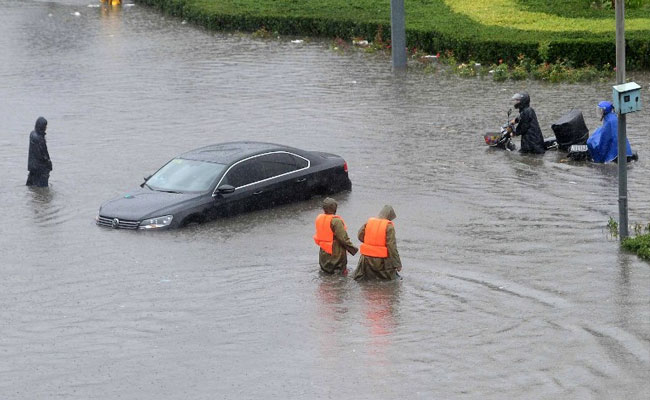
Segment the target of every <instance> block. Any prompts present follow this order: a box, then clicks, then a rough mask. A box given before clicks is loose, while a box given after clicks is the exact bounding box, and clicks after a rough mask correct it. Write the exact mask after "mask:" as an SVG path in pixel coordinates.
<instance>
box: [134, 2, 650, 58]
mask: <svg viewBox="0 0 650 400" xmlns="http://www.w3.org/2000/svg"><path fill="white" fill-rule="evenodd" d="M136 1H138V2H139V3H142V4H145V5H149V6H152V7H155V8H157V9H159V10H162V11H164V12H166V13H168V14H171V15H175V16H178V17H182V18H184V19H186V20H188V21H190V22H193V23H196V24H198V25H202V26H204V27H206V28H209V29H215V30H240V31H249V32H253V31H256V30H258V29H260V28H262V27H264V28H266V29H268V30H270V31H273V32H277V33H278V34H282V35H307V36H322V37H341V38H344V39H350V38H353V37H361V38H365V39H367V40H373V39H374V38H375V35H376V34H377V32H381V35H382V38H383V39H384V40H389V39H390V0H355V1H349V0H136ZM459 1H460V0H406V2H405V3H406V4H405V6H406V13H407V21H406V25H407V46H408V47H409V48H414V47H415V48H418V49H420V50H423V51H426V52H429V53H437V52H444V51H453V53H454V56H455V57H456V59H458V60H459V61H469V60H474V61H478V62H481V63H495V62H497V60H499V59H503V60H504V61H513V62H514V61H515V60H516V59H517V56H518V55H519V54H523V55H525V56H526V57H529V58H532V59H534V60H536V61H538V62H543V61H551V62H552V61H556V60H559V59H563V60H566V61H568V62H571V63H573V64H574V65H576V66H579V65H585V64H588V65H595V66H602V65H605V64H611V65H614V64H615V61H616V45H615V32H614V29H613V24H614V16H613V11H611V10H610V11H607V10H585V13H584V15H582V14H581V15H580V17H581V18H583V19H584V18H591V20H587V21H586V22H584V21H583V22H581V23H582V25H584V26H602V24H603V23H605V21H606V23H608V24H612V30H611V32H591V31H576V30H571V28H572V27H571V26H568V27H567V29H566V30H565V31H557V30H548V31H547V30H543V31H541V30H523V29H515V28H512V27H510V26H509V24H508V23H507V22H506V23H505V25H506V26H500V25H499V24H502V25H503V24H504V22H501V21H494V24H492V23H490V24H481V23H479V22H477V21H476V19H472V18H470V16H471V15H467V13H461V12H454V10H453V9H452V8H451V7H450V6H449V4H452V2H453V3H454V4H455V5H456V7H458V3H459ZM466 1H467V2H471V4H473V5H474V4H475V3H485V7H505V6H506V5H508V4H510V3H513V4H514V3H517V4H518V5H522V6H524V8H526V9H527V10H529V11H530V10H532V9H533V7H534V6H535V7H541V6H540V4H542V3H539V0H466ZM448 3H449V4H448ZM520 3H521V4H520ZM550 3H552V5H553V7H550V6H546V8H549V7H550V8H549V9H552V10H555V11H554V12H559V11H560V10H562V9H567V10H569V11H571V10H574V9H578V3H581V4H582V3H585V1H584V0H556V1H553V2H550ZM468 4H469V3H468ZM543 4H547V3H543ZM542 8H544V7H542ZM583 8H584V7H583ZM546 11H548V10H546ZM633 11H634V12H630V13H628V18H637V20H633V19H631V20H630V21H634V22H635V24H634V26H637V29H635V30H630V31H628V32H626V39H627V43H626V62H627V66H628V68H629V69H646V70H647V69H650V23H649V24H648V27H647V29H645V22H646V21H650V9H648V8H647V7H645V8H643V9H638V10H633ZM521 15H523V16H526V15H533V14H525V13H524V14H521ZM548 15H551V17H552V16H553V14H548ZM630 15H632V17H630ZM551 17H549V18H551ZM558 18H562V17H559V16H558ZM592 20H593V21H592ZM506 21H507V19H506ZM639 21H640V22H639ZM638 26H641V28H638Z"/></svg>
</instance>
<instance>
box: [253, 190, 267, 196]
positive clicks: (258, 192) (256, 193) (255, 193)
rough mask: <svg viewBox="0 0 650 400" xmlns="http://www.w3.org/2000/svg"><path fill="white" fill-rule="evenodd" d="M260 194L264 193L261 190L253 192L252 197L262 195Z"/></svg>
mask: <svg viewBox="0 0 650 400" xmlns="http://www.w3.org/2000/svg"><path fill="white" fill-rule="evenodd" d="M262 193H264V191H263V190H258V191H257V192H253V194H254V195H258V194H262Z"/></svg>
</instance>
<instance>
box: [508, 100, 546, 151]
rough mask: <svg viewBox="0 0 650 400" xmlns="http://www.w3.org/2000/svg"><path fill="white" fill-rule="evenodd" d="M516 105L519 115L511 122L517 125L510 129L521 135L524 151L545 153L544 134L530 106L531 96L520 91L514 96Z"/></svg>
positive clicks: (522, 149)
mask: <svg viewBox="0 0 650 400" xmlns="http://www.w3.org/2000/svg"><path fill="white" fill-rule="evenodd" d="M512 101H513V102H514V107H515V108H517V109H519V116H518V117H517V118H515V119H513V120H512V121H510V123H511V124H513V125H514V124H517V127H516V128H515V129H514V132H513V131H512V129H511V130H510V131H511V132H512V133H511V134H513V135H514V136H521V149H520V150H519V151H520V152H522V153H534V154H544V152H545V151H546V149H545V148H544V136H543V135H542V130H541V129H540V127H539V122H537V115H536V114H535V110H533V108H532V107H530V96H529V95H528V93H526V92H520V93H517V94H515V95H514V96H512Z"/></svg>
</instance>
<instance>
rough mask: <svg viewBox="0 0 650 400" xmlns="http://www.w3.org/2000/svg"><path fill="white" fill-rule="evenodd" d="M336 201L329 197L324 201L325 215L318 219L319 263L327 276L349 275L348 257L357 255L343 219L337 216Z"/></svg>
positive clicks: (316, 235) (316, 240)
mask: <svg viewBox="0 0 650 400" xmlns="http://www.w3.org/2000/svg"><path fill="white" fill-rule="evenodd" d="M336 208H337V204H336V200H334V199H332V198H330V197H327V198H326V199H325V200H323V214H319V215H318V217H316V234H315V235H314V242H316V244H317V245H318V246H319V247H320V251H319V254H318V262H319V264H320V268H321V270H322V271H323V272H325V273H327V274H342V275H347V274H348V268H347V266H348V255H347V253H348V252H349V253H350V254H352V255H355V254H357V251H359V249H357V248H356V247H355V246H354V245H353V244H352V242H351V241H350V238H349V237H348V233H347V232H346V226H345V222H343V218H341V217H339V216H338V215H335V213H336Z"/></svg>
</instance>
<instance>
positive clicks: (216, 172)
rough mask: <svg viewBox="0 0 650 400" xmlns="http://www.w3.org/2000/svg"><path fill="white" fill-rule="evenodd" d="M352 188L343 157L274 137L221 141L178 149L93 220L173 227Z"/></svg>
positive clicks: (129, 226) (106, 223)
mask: <svg viewBox="0 0 650 400" xmlns="http://www.w3.org/2000/svg"><path fill="white" fill-rule="evenodd" d="M351 187H352V184H351V182H350V179H349V178H348V166H347V163H346V162H345V160H343V158H341V157H339V156H337V155H335V154H329V153H323V152H318V151H305V150H300V149H296V148H293V147H288V146H283V145H279V144H272V143H260V142H231V143H221V144H215V145H211V146H206V147H202V148H199V149H196V150H192V151H189V152H187V153H184V154H181V155H180V156H178V157H176V158H174V159H172V160H171V161H169V162H168V163H167V164H165V165H164V166H163V167H162V168H160V169H159V170H158V171H157V172H156V173H155V174H153V175H151V176H150V177H148V178H145V181H144V182H143V183H142V184H141V185H140V188H137V189H135V190H132V191H130V192H128V193H127V194H125V195H123V196H121V197H118V198H115V199H113V200H109V201H107V202H106V203H104V204H102V206H101V207H100V208H99V214H98V216H97V224H98V225H100V226H106V227H111V228H119V229H159V228H174V227H180V226H184V225H187V224H189V223H195V222H203V221H207V220H210V219H213V218H216V217H219V216H226V215H232V214H236V213H240V212H244V211H250V210H255V209H260V208H268V207H272V206H275V205H278V204H283V203H288V202H292V201H296V200H306V199H309V198H310V197H311V196H312V195H321V194H330V193H336V192H340V191H342V190H350V189H351Z"/></svg>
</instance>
